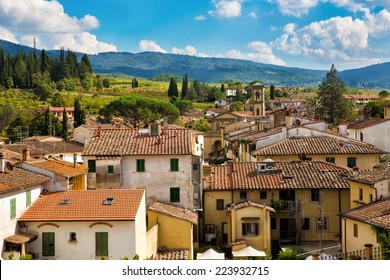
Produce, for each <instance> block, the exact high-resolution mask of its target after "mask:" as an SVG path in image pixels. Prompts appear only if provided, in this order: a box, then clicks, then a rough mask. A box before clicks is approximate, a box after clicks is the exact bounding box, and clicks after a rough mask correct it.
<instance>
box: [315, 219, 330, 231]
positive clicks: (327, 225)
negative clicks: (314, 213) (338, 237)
mask: <svg viewBox="0 0 390 280" xmlns="http://www.w3.org/2000/svg"><path fill="white" fill-rule="evenodd" d="M323 218H324V221H325V223H324V224H325V226H326V227H325V228H323V229H322V231H329V219H328V217H325V216H324V217H323ZM320 219H321V217H316V222H317V224H316V228H317V232H320V231H321V228H320V224H319V222H320Z"/></svg>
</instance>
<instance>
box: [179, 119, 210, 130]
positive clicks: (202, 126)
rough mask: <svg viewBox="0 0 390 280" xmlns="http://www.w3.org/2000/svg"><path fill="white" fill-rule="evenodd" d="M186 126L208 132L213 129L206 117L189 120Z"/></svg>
mask: <svg viewBox="0 0 390 280" xmlns="http://www.w3.org/2000/svg"><path fill="white" fill-rule="evenodd" d="M185 126H186V127H188V128H191V129H194V130H197V131H201V132H206V131H209V130H211V126H210V124H209V122H208V121H207V120H206V119H205V118H200V119H199V120H197V121H190V122H187V123H186V124H185Z"/></svg>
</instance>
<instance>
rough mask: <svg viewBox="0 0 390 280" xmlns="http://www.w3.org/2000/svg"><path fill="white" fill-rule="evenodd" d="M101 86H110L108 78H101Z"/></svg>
mask: <svg viewBox="0 0 390 280" xmlns="http://www.w3.org/2000/svg"><path fill="white" fill-rule="evenodd" d="M103 86H104V87H105V88H109V87H110V80H109V79H108V78H104V79H103Z"/></svg>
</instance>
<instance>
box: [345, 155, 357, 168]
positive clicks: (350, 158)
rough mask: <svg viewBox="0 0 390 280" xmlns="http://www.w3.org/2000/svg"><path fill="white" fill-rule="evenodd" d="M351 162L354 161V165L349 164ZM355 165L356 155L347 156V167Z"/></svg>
mask: <svg viewBox="0 0 390 280" xmlns="http://www.w3.org/2000/svg"><path fill="white" fill-rule="evenodd" d="M351 162H354V164H355V165H354V166H352V164H350V163H351ZM356 166H357V159H356V157H347V167H349V168H354V167H356Z"/></svg>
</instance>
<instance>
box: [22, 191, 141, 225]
mask: <svg viewBox="0 0 390 280" xmlns="http://www.w3.org/2000/svg"><path fill="white" fill-rule="evenodd" d="M143 195H144V190H140V189H100V190H86V191H85V190H84V191H80V190H79V191H66V192H56V193H48V194H45V195H42V196H41V197H39V198H38V200H37V201H36V202H35V203H34V204H33V205H32V206H31V207H30V208H29V209H27V210H26V211H25V212H24V214H23V215H22V216H21V217H20V219H19V220H20V221H129V220H130V221H134V220H135V217H136V215H137V212H138V209H139V207H140V203H141V200H142V198H143ZM110 198H112V199H113V200H112V204H111V205H105V204H104V202H105V200H107V199H110Z"/></svg>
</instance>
